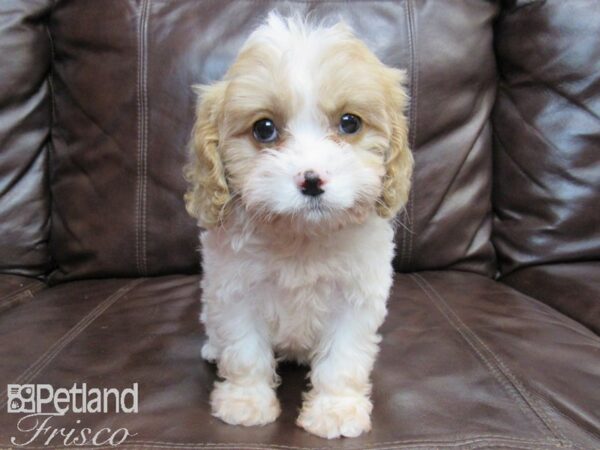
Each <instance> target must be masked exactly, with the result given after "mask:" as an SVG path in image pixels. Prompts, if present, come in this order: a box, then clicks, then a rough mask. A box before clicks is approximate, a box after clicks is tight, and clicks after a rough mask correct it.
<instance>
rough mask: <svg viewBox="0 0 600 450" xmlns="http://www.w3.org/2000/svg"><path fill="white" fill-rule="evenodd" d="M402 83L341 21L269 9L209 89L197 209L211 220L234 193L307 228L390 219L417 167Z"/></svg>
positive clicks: (204, 97)
mask: <svg viewBox="0 0 600 450" xmlns="http://www.w3.org/2000/svg"><path fill="white" fill-rule="evenodd" d="M402 81H403V72H401V71H398V70H395V69H391V68H389V67H386V66H384V65H383V64H382V63H381V62H380V61H379V60H378V59H377V58H376V57H375V56H374V55H373V54H372V53H371V52H370V51H369V50H368V49H367V47H366V46H365V45H364V44H363V43H362V42H361V41H359V40H358V39H356V38H355V37H354V36H353V35H352V33H351V32H350V31H349V29H348V28H347V27H345V26H344V25H336V26H334V27H331V28H311V27H310V26H308V25H305V24H303V23H301V22H299V21H294V20H285V19H282V18H280V17H278V16H276V15H271V16H270V17H269V19H268V21H267V23H266V24H265V25H263V26H261V27H260V28H259V29H257V30H256V31H255V32H254V33H253V34H252V35H251V36H250V38H249V40H248V41H247V42H246V44H245V45H244V47H243V48H242V50H241V52H240V54H239V56H238V58H237V60H236V61H235V63H234V64H233V65H232V67H231V68H230V69H229V71H228V72H227V74H226V76H225V78H224V80H223V81H221V82H219V83H217V84H215V85H212V86H209V87H203V88H200V90H201V102H200V103H199V106H198V111H197V115H198V118H197V123H196V126H195V130H194V138H193V147H194V148H193V159H192V163H191V164H190V165H189V166H188V169H187V177H188V179H189V181H190V182H191V184H192V189H191V190H190V191H189V192H188V194H187V197H186V200H187V205H188V210H189V211H190V213H191V214H192V215H194V216H196V217H198V218H199V219H200V224H201V225H203V226H205V227H211V226H214V225H217V224H218V223H219V222H221V221H222V220H224V218H225V215H226V213H227V210H228V207H229V206H230V204H231V203H232V202H233V201H239V202H240V203H241V204H242V205H243V207H244V208H245V209H246V210H247V211H248V213H249V215H250V216H251V217H253V218H255V219H259V220H266V221H269V220H273V219H277V218H281V217H287V218H289V219H290V223H294V224H296V225H300V227H319V226H326V225H332V224H335V225H336V226H340V225H344V224H345V223H348V222H357V221H361V220H363V219H364V218H365V217H366V216H367V215H368V214H369V213H371V212H374V211H377V212H378V213H379V214H380V215H381V216H384V217H391V216H393V214H395V213H396V212H397V211H398V209H399V208H400V207H401V206H402V205H403V204H404V203H405V202H406V199H407V196H408V189H409V182H410V175H411V170H412V157H411V154H410V151H409V150H408V148H407V144H406V139H407V130H406V120H405V117H404V113H403V111H404V107H405V102H406V99H405V94H404V91H403V88H402ZM232 198H233V200H232Z"/></svg>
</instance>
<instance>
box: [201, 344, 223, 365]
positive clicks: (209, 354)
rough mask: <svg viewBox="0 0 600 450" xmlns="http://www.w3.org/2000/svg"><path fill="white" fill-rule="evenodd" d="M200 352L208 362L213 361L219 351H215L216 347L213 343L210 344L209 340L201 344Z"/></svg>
mask: <svg viewBox="0 0 600 450" xmlns="http://www.w3.org/2000/svg"><path fill="white" fill-rule="evenodd" d="M200 353H201V354H202V359H204V360H205V361H208V362H215V361H216V360H217V358H218V357H219V352H218V351H217V348H216V347H215V346H214V345H212V344H211V343H210V341H207V342H205V343H204V345H203V346H202V351H201V352H200Z"/></svg>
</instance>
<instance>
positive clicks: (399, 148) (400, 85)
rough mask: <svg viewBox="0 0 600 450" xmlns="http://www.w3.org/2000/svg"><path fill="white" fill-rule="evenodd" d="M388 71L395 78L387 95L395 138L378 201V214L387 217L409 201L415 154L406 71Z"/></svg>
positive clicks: (390, 147)
mask: <svg viewBox="0 0 600 450" xmlns="http://www.w3.org/2000/svg"><path fill="white" fill-rule="evenodd" d="M388 70H389V71H390V73H389V74H390V78H391V79H392V82H391V83H390V85H389V86H388V91H389V92H387V97H386V98H387V99H388V105H387V109H388V116H389V117H390V123H391V137H390V145H389V149H388V152H387V155H386V161H385V177H384V179H383V191H382V194H381V199H380V201H379V202H378V204H377V213H378V214H379V216H381V217H384V218H393V217H394V216H395V215H396V214H397V213H398V211H400V209H402V208H403V207H404V206H405V205H406V202H407V201H408V194H409V192H410V184H411V177H412V170H413V156H412V153H411V151H410V149H409V147H408V123H407V120H406V116H405V113H404V110H405V108H406V106H407V102H408V97H407V95H406V92H405V90H404V79H405V72H404V71H401V70H398V69H388Z"/></svg>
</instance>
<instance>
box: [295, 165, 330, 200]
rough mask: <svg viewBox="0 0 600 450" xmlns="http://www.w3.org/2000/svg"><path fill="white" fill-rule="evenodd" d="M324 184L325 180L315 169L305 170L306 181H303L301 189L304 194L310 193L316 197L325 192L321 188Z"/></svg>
mask: <svg viewBox="0 0 600 450" xmlns="http://www.w3.org/2000/svg"><path fill="white" fill-rule="evenodd" d="M321 186H323V180H321V177H320V176H319V174H317V173H316V172H315V171H314V170H307V171H306V172H304V181H303V182H302V185H301V186H300V187H301V191H302V193H303V194H304V195H310V196H311V197H316V196H318V195H321V194H322V193H323V192H325V191H324V190H323V189H321Z"/></svg>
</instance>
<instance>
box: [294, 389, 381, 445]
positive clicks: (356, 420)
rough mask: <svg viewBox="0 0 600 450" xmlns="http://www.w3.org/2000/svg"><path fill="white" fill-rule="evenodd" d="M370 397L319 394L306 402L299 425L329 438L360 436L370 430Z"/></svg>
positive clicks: (371, 407)
mask: <svg viewBox="0 0 600 450" xmlns="http://www.w3.org/2000/svg"><path fill="white" fill-rule="evenodd" d="M372 409H373V406H372V405H371V402H370V401H369V399H368V398H366V397H363V396H361V395H356V396H334V395H316V396H314V397H312V398H309V399H308V400H307V401H305V403H304V405H303V406H302V411H300V416H299V417H298V421H297V424H298V425H299V426H301V427H302V428H304V429H305V430H306V431H308V432H309V433H312V434H316V435H317V436H320V437H324V438H327V439H334V438H338V437H341V436H345V437H357V436H360V435H361V434H363V433H366V432H367V431H369V430H371V418H370V414H371V410H372Z"/></svg>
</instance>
